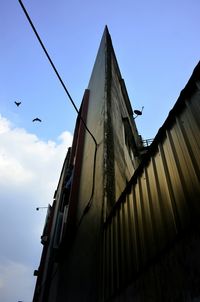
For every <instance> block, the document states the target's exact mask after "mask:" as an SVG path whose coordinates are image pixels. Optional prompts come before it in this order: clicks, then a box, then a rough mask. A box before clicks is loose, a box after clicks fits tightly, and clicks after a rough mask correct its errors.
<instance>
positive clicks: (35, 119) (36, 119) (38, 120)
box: [32, 117, 42, 122]
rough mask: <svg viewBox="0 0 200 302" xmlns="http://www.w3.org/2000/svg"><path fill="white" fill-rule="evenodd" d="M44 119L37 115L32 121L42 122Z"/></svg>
mask: <svg viewBox="0 0 200 302" xmlns="http://www.w3.org/2000/svg"><path fill="white" fill-rule="evenodd" d="M41 121H42V120H41V119H40V118H38V117H36V118H34V119H33V120H32V122H41Z"/></svg>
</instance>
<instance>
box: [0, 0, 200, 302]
mask: <svg viewBox="0 0 200 302" xmlns="http://www.w3.org/2000/svg"><path fill="white" fill-rule="evenodd" d="M23 3H24V5H25V6H26V8H27V10H28V12H29V14H30V16H31V18H32V21H33V23H34V24H35V26H36V28H37V30H38V32H39V34H40V36H41V38H42V40H43V42H44V44H45V46H46V48H47V49H48V52H49V54H50V56H51V58H52V59H53V61H54V63H55V65H56V67H57V69H58V70H59V73H60V74H61V76H62V78H63V80H64V82H65V84H66V86H67V88H68V90H69V91H70V94H71V95H72V97H73V99H74V102H75V103H76V104H77V106H78V107H79V105H80V102H81V99H82V96H83V93H84V89H85V88H87V85H88V82H89V78H90V75H91V71H92V67H93V64H94V61H95V57H96V54H97V50H98V47H99V43H100V40H101V36H102V34H103V30H104V27H105V25H106V24H107V25H108V28H109V31H110V34H111V37H112V41H113V46H114V49H115V52H116V56H117V59H118V63H119V66H120V69H121V73H122V76H123V78H124V79H125V83H126V86H127V90H128V93H129V97H130V100H131V102H132V106H133V108H134V109H141V107H142V106H144V111H143V115H142V116H141V117H139V118H138V119H137V120H136V121H137V126H138V129H139V132H140V134H141V135H142V136H143V138H144V139H147V138H153V137H154V136H155V134H156V133H157V131H158V129H159V127H160V126H161V125H162V123H163V122H164V120H165V118H166V117H167V115H168V112H169V110H170V109H171V108H172V106H173V105H174V103H175V101H176V100H177V98H178V96H179V94H180V91H181V90H182V89H183V88H184V86H185V84H186V83H187V81H188V79H189V77H190V75H191V73H192V71H193V69H194V67H195V66H196V64H197V63H198V61H199V54H200V39H199V38H198V37H199V11H200V2H199V0H176V1H174V0H168V1H161V0H152V1H148V0H140V1H135V0H115V1H114V0H110V1H107V0H101V1H95V0H85V1H81V0H73V1H72V0H69V1H65V0H59V1H55V0H51V1H49V0H43V1H41V0H34V1H31V0H24V1H23ZM0 35H1V47H0V206H1V207H0V235H1V250H0V301H4V302H13V301H19V300H22V301H24V302H30V301H31V300H32V296H33V289H34V285H35V277H33V271H34V269H37V267H38V265H39V260H40V254H41V245H40V235H41V233H42V229H43V223H44V219H45V215H46V210H45V209H44V210H40V211H36V210H35V209H36V207H38V206H47V205H48V203H51V202H52V199H53V194H54V191H55V189H56V186H57V182H58V178H59V174H60V171H61V167H62V163H63V160H64V157H65V154H66V152H67V148H68V147H69V146H70V144H71V140H72V134H73V129H74V125H75V119H76V113H75V112H74V109H73V107H72V106H71V104H70V102H69V100H68V98H67V97H66V95H65V92H64V91H63V89H62V87H61V85H60V83H59V82H58V80H57V78H56V76H55V74H54V73H53V71H52V68H51V66H50V65H49V63H48V61H47V59H46V57H45V56H44V53H43V51H42V49H41V47H40V45H39V43H38V41H37V40H36V38H35V36H34V34H33V32H32V30H31V28H30V26H29V24H28V22H27V19H26V18H25V15H24V13H23V11H22V9H21V7H20V5H19V2H18V1H17V0H6V1H5V0H1V1H0ZM14 101H21V102H22V103H21V105H20V106H19V107H17V106H16V105H15V104H14ZM35 117H39V118H41V119H42V123H33V122H32V119H33V118H35Z"/></svg>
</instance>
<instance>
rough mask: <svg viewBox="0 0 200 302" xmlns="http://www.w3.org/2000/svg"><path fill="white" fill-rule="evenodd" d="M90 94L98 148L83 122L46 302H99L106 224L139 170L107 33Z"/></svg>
mask: <svg viewBox="0 0 200 302" xmlns="http://www.w3.org/2000/svg"><path fill="white" fill-rule="evenodd" d="M88 95H89V100H88V103H87V104H88V105H87V106H88V107H87V106H85V107H84V104H85V101H86V100H85V99H83V102H82V106H83V107H84V108H86V107H87V112H85V111H84V110H83V111H84V112H85V116H87V118H86V120H85V122H86V125H87V127H88V129H89V130H90V132H91V133H92V135H93V136H94V138H95V140H96V142H97V146H96V147H95V142H94V140H93V138H92V137H91V135H90V134H89V133H88V131H87V130H86V129H85V128H84V127H83V125H82V124H81V123H82V122H81V121H80V119H78V120H77V124H76V125H77V126H76V130H77V131H75V135H74V143H73V146H72V154H73V156H72V158H71V164H72V162H73V164H74V176H73V181H72V188H71V194H70V200H69V207H68V217H67V223H66V232H65V236H64V237H63V239H62V242H61V244H60V245H59V246H58V247H57V248H55V246H54V247H53V245H52V244H51V245H50V246H49V254H48V260H47V263H46V265H47V267H48V269H47V275H48V278H47V279H48V282H46V284H45V283H44V285H43V286H44V288H45V295H44V296H43V297H44V298H41V300H39V301H40V302H55V301H58V302H66V301H71V302H76V301H77V302H79V301H87V302H88V301H97V300H98V297H99V292H98V290H99V272H100V270H101V268H100V264H101V263H102V262H101V259H100V257H101V251H100V244H101V231H102V225H103V222H104V221H105V219H106V217H107V215H108V214H109V212H110V210H111V208H112V206H113V205H114V203H115V201H116V200H117V199H118V197H119V195H120V193H121V192H122V190H123V189H124V188H125V186H126V183H127V181H129V180H130V177H131V176H132V174H133V172H134V170H135V168H136V167H137V165H138V159H137V157H138V152H137V142H138V140H139V136H138V134H137V131H136V127H135V124H134V121H133V119H132V109H131V105H130V101H129V98H128V95H127V92H126V88H125V85H124V82H123V80H122V78H121V74H120V71H119V67H118V64H117V61H116V57H115V54H114V50H113V47H112V42H111V39H110V35H109V33H108V30H107V28H106V29H105V31H104V35H103V37H102V40H101V44H100V47H99V51H98V54H97V58H96V61H95V65H94V68H93V72H92V75H91V79H90V81H89V85H88ZM82 109H83V108H82ZM124 119H125V120H124ZM127 127H128V128H127ZM83 129H84V131H83ZM83 132H84V133H83ZM76 144H77V145H76ZM80 145H81V146H80ZM130 148H131V149H133V150H132V151H133V152H132V153H133V154H132V155H133V156H132V158H131V154H130ZM95 150H96V151H95ZM81 158H82V161H80V159H81ZM93 176H94V177H93ZM77 178H78V179H77ZM64 179H65V176H64V175H62V176H61V178H60V183H59V186H58V190H57V197H56V198H57V201H56V209H55V217H54V224H53V229H52V238H53V237H54V236H55V230H56V227H57V225H58V216H59V214H60V213H59V211H61V215H62V214H63V198H62V194H63V191H62V190H63V187H64V186H63V185H64ZM63 215H64V214H63ZM66 234H67V235H66ZM52 240H53V239H52ZM52 242H53V241H52ZM36 301H37V300H36ZM36 301H34V302H36Z"/></svg>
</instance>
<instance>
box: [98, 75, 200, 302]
mask: <svg viewBox="0 0 200 302" xmlns="http://www.w3.org/2000/svg"><path fill="white" fill-rule="evenodd" d="M188 83H189V84H187V86H186V88H185V90H183V91H182V93H181V95H180V97H179V99H178V101H177V103H176V105H175V106H174V108H173V109H172V110H171V112H170V114H169V116H168V118H167V120H166V122H165V123H164V125H163V126H162V127H161V128H160V130H159V132H158V134H157V136H156V138H155V140H154V142H153V143H152V145H151V147H150V150H149V152H148V153H147V155H146V158H145V159H144V162H143V163H142V164H141V165H140V166H139V168H138V169H137V170H136V172H135V174H134V176H133V178H132V179H131V181H130V182H129V185H128V187H127V188H126V190H125V191H124V192H123V193H122V195H121V197H120V198H119V200H118V201H117V203H116V205H115V206H114V208H113V210H112V211H111V214H110V215H109V217H108V219H107V221H106V223H105V225H104V231H103V244H102V246H103V249H102V259H103V271H102V284H101V293H102V301H107V300H108V301H109V298H110V297H112V296H115V295H118V294H117V293H118V292H120V291H122V290H123V288H124V287H126V286H127V284H129V283H130V282H132V281H133V280H137V279H138V278H139V276H140V274H141V272H142V270H143V269H144V268H145V267H146V266H148V265H149V263H152V262H153V261H155V259H156V257H158V255H159V254H160V253H162V251H164V249H166V248H167V247H168V246H169V245H170V244H172V243H173V242H174V241H176V238H177V236H179V234H182V233H183V232H185V231H186V230H187V229H188V228H189V227H191V225H195V223H198V219H199V218H200V119H199V116H200V90H199V88H198V85H197V84H198V82H194V80H193V81H192V83H191V82H188ZM188 86H189V87H188ZM193 228H194V229H195V227H193ZM151 280H152V279H151ZM149 282H150V281H149ZM113 301H115V300H113ZM116 301H118V300H116ZM120 301H125V298H124V299H123V297H122V298H121V299H120ZM134 301H143V300H134ZM144 301H145V300H144ZM146 301H147V300H146ZM148 301H153V300H148ZM159 301H160V300H159ZM184 301H190V300H184ZM191 301H192V300H191Z"/></svg>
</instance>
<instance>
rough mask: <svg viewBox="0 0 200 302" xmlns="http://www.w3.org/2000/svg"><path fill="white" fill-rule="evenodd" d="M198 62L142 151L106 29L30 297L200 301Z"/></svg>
mask: <svg viewBox="0 0 200 302" xmlns="http://www.w3.org/2000/svg"><path fill="white" fill-rule="evenodd" d="M199 104H200V65H198V66H197V67H196V69H195V70H194V73H193V75H192V76H191V79H190V80H189V82H188V84H187V85H186V87H185V88H184V89H183V91H182V92H181V94H180V97H179V99H178V101H177V102H176V104H175V106H174V108H173V109H172V110H171V112H170V113H169V116H168V118H167V119H166V121H165V123H164V124H163V126H162V127H161V128H160V129H159V131H158V134H157V135H156V137H155V139H154V141H153V143H152V144H151V145H150V147H148V148H145V147H144V145H143V143H142V141H141V136H140V135H139V134H138V132H137V128H136V125H135V121H134V117H133V116H134V114H133V110H132V108H131V104H130V101H129V97H128V93H127V91H126V87H125V84H124V80H123V79H122V76H121V73H120V70H119V66H118V63H117V60H116V57H115V53H114V50H113V46H112V42H111V38H110V35H109V32H108V29H107V27H106V28H105V31H104V34H103V37H102V40H101V43H100V47H99V51H98V54H97V58H96V61H95V64H94V68H93V71H92V75H91V78H90V81H89V85H88V88H87V89H86V90H85V93H84V96H83V100H82V104H81V107H80V111H79V115H78V117H77V121H76V127H75V132H74V139H73V144H72V147H71V148H69V149H68V153H67V156H66V159H65V162H64V165H63V169H62V172H61V176H60V180H59V183H58V187H57V190H56V192H55V195H54V201H53V204H52V206H49V209H48V213H47V219H46V223H45V227H44V231H43V234H42V237H41V242H42V244H43V245H44V247H43V252H42V256H41V262H40V266H39V268H38V270H37V271H35V275H37V282H36V287H35V293H34V297H33V302H53V301H54V302H55V301H56V302H64V301H70V302H71V301H72V302H76V301H116V302H118V301H123V302H125V301H148V302H149V301H200V300H195V299H200V290H199V289H200V286H199V284H200V262H199V256H198V255H199V253H200V241H199V239H200V238H199V218H200V205H199V200H200V182H199V180H200V145H199V142H200V131H199V130H200V120H199V116H200V115H199V114H200V105H199Z"/></svg>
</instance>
